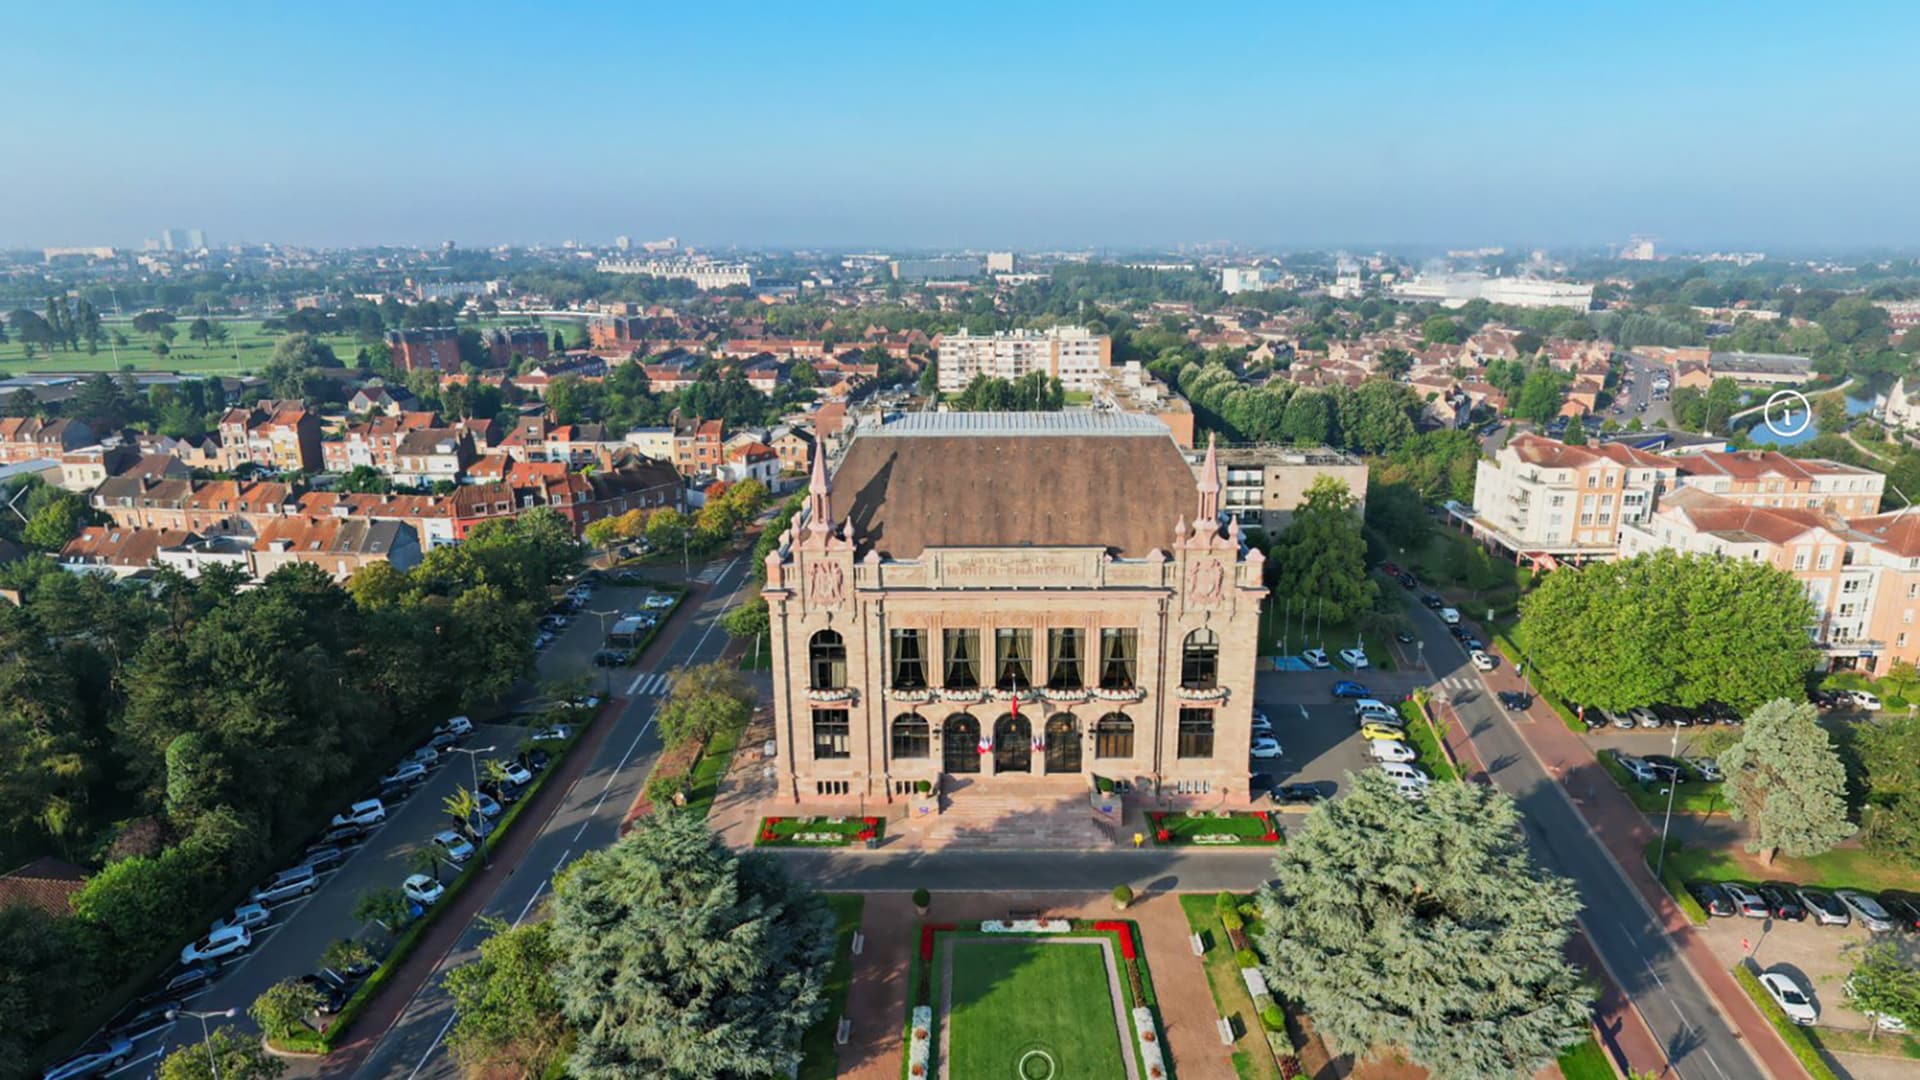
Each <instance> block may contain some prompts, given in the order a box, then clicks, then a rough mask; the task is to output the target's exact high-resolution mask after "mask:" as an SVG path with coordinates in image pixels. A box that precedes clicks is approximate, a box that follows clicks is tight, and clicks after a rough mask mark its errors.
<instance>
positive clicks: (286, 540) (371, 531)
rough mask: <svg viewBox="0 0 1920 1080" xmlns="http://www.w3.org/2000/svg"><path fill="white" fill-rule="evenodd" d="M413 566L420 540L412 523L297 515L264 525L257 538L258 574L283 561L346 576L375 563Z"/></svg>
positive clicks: (417, 559) (253, 560) (254, 558)
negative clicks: (315, 567)
mask: <svg viewBox="0 0 1920 1080" xmlns="http://www.w3.org/2000/svg"><path fill="white" fill-rule="evenodd" d="M376 562H385V563H392V564H393V566H394V568H395V569H398V570H410V569H412V568H413V567H415V566H418V565H419V564H420V539H419V537H418V536H417V535H416V534H415V533H414V531H413V527H412V526H411V525H406V524H403V523H401V522H398V521H368V520H364V519H356V518H336V517H325V518H311V517H294V518H287V519H284V520H281V521H276V522H274V523H272V524H271V525H269V526H268V527H267V528H265V529H263V530H261V533H260V536H259V537H258V538H257V539H256V540H255V541H254V545H253V553H252V556H251V564H252V567H253V575H254V577H256V578H264V577H266V576H267V575H268V574H271V573H273V572H274V571H275V570H278V569H279V568H281V567H282V566H290V565H293V564H295V563H309V564H312V565H314V566H318V567H319V568H320V569H322V570H324V571H326V572H327V573H328V574H331V575H333V577H334V578H336V579H338V580H341V581H344V580H346V579H347V578H349V577H351V576H353V572H354V571H355V570H358V569H360V568H361V567H363V566H367V565H369V564H371V563H376Z"/></svg>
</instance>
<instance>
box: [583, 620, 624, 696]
mask: <svg viewBox="0 0 1920 1080" xmlns="http://www.w3.org/2000/svg"><path fill="white" fill-rule="evenodd" d="M587 614H589V615H597V616H599V618H600V647H601V648H603V649H604V648H606V647H607V616H609V615H618V614H620V609H619V608H614V609H613V610H612V611H589V612H587ZM612 696H613V668H612V667H610V666H608V665H606V664H602V665H600V698H601V700H602V701H604V700H606V699H607V698H610V697H612Z"/></svg>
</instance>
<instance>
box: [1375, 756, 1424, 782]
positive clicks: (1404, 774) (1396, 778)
mask: <svg viewBox="0 0 1920 1080" xmlns="http://www.w3.org/2000/svg"><path fill="white" fill-rule="evenodd" d="M1380 771H1381V772H1383V773H1385V774H1386V776H1387V779H1389V780H1392V781H1393V782H1394V783H1396V784H1399V785H1401V786H1403V787H1404V786H1406V785H1408V784H1418V785H1420V786H1421V787H1425V786H1427V785H1428V784H1430V783H1432V782H1433V777H1431V776H1428V775H1427V774H1426V773H1425V772H1422V771H1421V770H1420V768H1419V766H1417V765H1409V764H1407V763H1406V762H1404V761H1382V762H1380Z"/></svg>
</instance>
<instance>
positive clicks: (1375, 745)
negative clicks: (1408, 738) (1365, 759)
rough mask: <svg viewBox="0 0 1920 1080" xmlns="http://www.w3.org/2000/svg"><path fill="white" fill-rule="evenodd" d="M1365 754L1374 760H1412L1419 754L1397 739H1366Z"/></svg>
mask: <svg viewBox="0 0 1920 1080" xmlns="http://www.w3.org/2000/svg"><path fill="white" fill-rule="evenodd" d="M1367 755H1368V756H1369V757H1371V758H1373V760H1375V761H1413V760H1414V759H1416V758H1418V757H1419V756H1420V755H1419V754H1417V753H1415V752H1414V749H1413V747H1411V746H1408V745H1407V744H1406V743H1404V742H1400V741H1399V740H1397V739H1368V740H1367Z"/></svg>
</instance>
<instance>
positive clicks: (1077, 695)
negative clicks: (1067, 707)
mask: <svg viewBox="0 0 1920 1080" xmlns="http://www.w3.org/2000/svg"><path fill="white" fill-rule="evenodd" d="M1042 693H1044V694H1045V695H1046V698H1047V700H1048V701H1056V702H1078V701H1085V700H1087V698H1088V697H1089V696H1090V694H1089V692H1088V690H1087V688H1086V687H1084V686H1049V687H1047V688H1046V689H1045V690H1044V691H1042Z"/></svg>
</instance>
